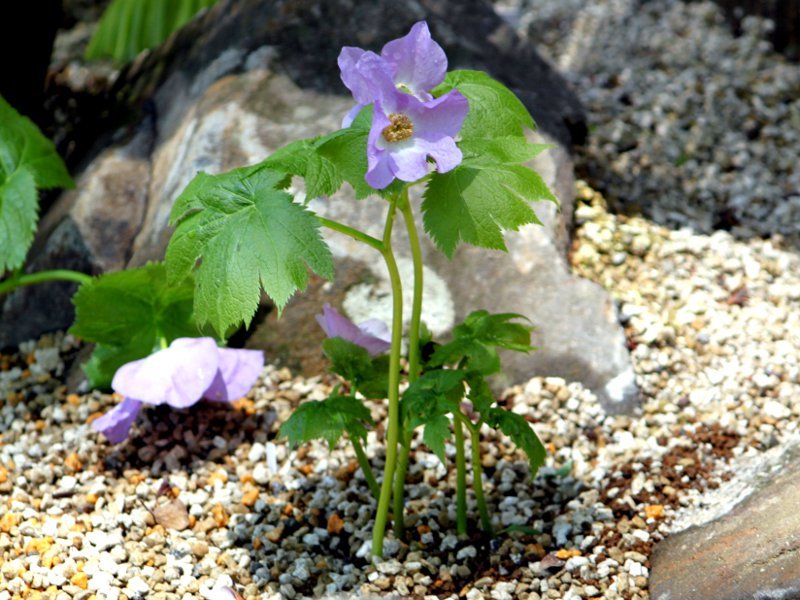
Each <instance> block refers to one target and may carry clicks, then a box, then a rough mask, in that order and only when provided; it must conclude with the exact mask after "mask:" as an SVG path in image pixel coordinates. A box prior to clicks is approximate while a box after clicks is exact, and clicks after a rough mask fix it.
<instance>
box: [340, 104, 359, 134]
mask: <svg viewBox="0 0 800 600" xmlns="http://www.w3.org/2000/svg"><path fill="white" fill-rule="evenodd" d="M362 108H364V105H363V104H356V105H355V106H354V107H353V108H351V109H350V111H349V112H348V113H347V114H346V115H345V116H344V118H343V119H342V129H346V128H347V127H350V125H352V124H353V121H355V120H356V117H357V116H358V113H360V112H361V109H362Z"/></svg>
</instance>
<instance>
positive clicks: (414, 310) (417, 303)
mask: <svg viewBox="0 0 800 600" xmlns="http://www.w3.org/2000/svg"><path fill="white" fill-rule="evenodd" d="M400 210H401V212H402V213H403V221H404V222H405V225H406V231H407V232H408V240H409V245H410V247H411V260H412V263H413V265H414V295H413V297H412V302H411V324H410V328H409V333H408V380H409V382H411V383H413V382H414V381H415V380H416V379H417V378H418V377H419V328H420V323H421V321H422V284H423V280H422V249H421V247H420V244H419V236H418V235H417V226H416V223H414V213H413V212H412V210H411V204H410V203H409V201H408V187H406V188H404V189H403V195H402V196H401V199H400ZM412 436H413V432H411V431H409V432H407V433H406V434H405V435H404V436H403V440H402V445H401V446H400V458H399V459H398V461H397V472H396V474H395V480H394V514H395V531H396V533H397V537H402V535H403V530H404V523H403V510H404V506H405V486H406V473H407V472H408V458H409V454H410V453H411V438H412Z"/></svg>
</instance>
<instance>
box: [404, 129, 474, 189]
mask: <svg viewBox="0 0 800 600" xmlns="http://www.w3.org/2000/svg"><path fill="white" fill-rule="evenodd" d="M416 146H417V148H418V149H419V151H421V152H424V153H425V155H426V156H430V157H431V158H432V159H433V160H435V161H436V170H437V171H439V173H447V172H448V171H450V170H452V169H455V168H456V167H457V166H458V165H460V164H461V159H462V158H463V155H462V154H461V149H460V148H459V147H458V146H456V142H455V140H453V138H451V137H446V136H445V137H442V138H440V139H439V140H436V141H435V142H431V141H428V140H426V139H418V140H416ZM397 177H398V178H399V179H403V178H402V177H401V176H400V175H399V174H398V176H397ZM411 181H414V180H413V179H412V180H411Z"/></svg>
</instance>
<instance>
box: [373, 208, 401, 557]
mask: <svg viewBox="0 0 800 600" xmlns="http://www.w3.org/2000/svg"><path fill="white" fill-rule="evenodd" d="M396 208H397V200H396V199H393V200H392V201H391V204H390V205H389V214H388V215H387V216H386V226H385V228H384V230H383V243H382V245H383V249H382V252H381V253H382V254H383V259H384V261H385V262H386V268H387V269H388V270H389V281H390V282H391V285H392V349H391V351H390V353H389V416H388V426H387V430H386V464H385V466H384V469H383V482H382V484H381V493H380V496H379V498H378V510H377V513H376V514H375V526H374V528H373V530H372V555H373V556H375V557H381V556H382V555H383V537H384V535H385V533H386V521H387V519H388V517H389V504H390V502H391V499H392V482H393V481H394V474H395V465H396V462H397V442H398V441H399V437H400V344H401V342H402V337H403V286H402V283H401V281H400V272H399V271H398V269H397V261H396V260H395V258H394V252H392V227H393V226H394V216H395V211H396Z"/></svg>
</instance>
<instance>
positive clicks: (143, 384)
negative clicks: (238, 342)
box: [92, 338, 264, 444]
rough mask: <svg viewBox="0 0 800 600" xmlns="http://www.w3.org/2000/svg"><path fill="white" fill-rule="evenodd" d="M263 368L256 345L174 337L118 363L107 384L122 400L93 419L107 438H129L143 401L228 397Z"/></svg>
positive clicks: (182, 404) (177, 403) (181, 404)
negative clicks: (247, 346) (221, 345)
mask: <svg viewBox="0 0 800 600" xmlns="http://www.w3.org/2000/svg"><path fill="white" fill-rule="evenodd" d="M263 367H264V355H263V353H262V352H261V351H259V350H233V349H230V348H219V347H217V344H216V342H215V341H214V340H213V339H212V338H178V339H176V340H174V341H173V342H172V344H170V346H169V348H165V349H164V350H159V351H158V352H156V353H154V354H151V355H150V356H148V357H147V358H143V359H141V360H135V361H133V362H129V363H128V364H126V365H123V366H121V367H120V368H119V369H118V370H117V372H116V374H115V375H114V379H113V380H112V382H111V387H112V388H113V389H114V391H115V392H117V393H118V394H121V395H122V396H124V400H123V401H122V402H121V403H120V404H119V405H118V406H116V407H115V408H113V409H112V410H111V411H109V412H108V413H106V414H105V415H103V416H102V417H100V418H99V419H96V420H95V421H93V422H92V429H94V430H95V431H99V432H101V433H102V434H103V435H105V436H106V437H107V438H108V440H109V441H110V442H111V443H114V444H116V443H119V442H121V441H123V440H124V439H125V438H127V437H128V432H129V430H130V428H131V425H133V422H134V421H135V420H136V417H137V415H138V414H139V410H140V409H141V407H142V404H154V405H155V404H169V405H170V406H173V407H175V408H186V407H188V406H192V405H193V404H195V403H196V402H197V401H198V400H200V399H201V398H206V399H208V400H213V401H216V402H229V401H231V400H236V399H237V398H240V397H241V396H243V395H244V394H246V393H247V391H248V390H249V389H250V388H251V387H252V385H253V384H254V383H255V381H256V379H258V376H259V374H260V373H261V369H262V368H263Z"/></svg>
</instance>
